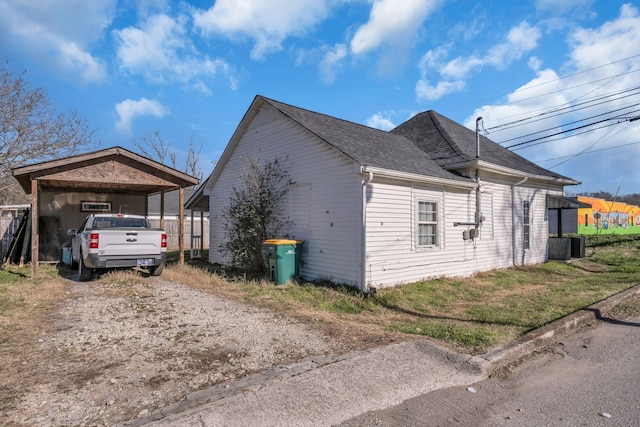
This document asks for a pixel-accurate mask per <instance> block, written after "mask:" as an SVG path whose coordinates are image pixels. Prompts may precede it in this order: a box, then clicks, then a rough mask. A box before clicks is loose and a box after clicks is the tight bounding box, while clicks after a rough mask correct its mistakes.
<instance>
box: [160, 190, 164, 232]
mask: <svg viewBox="0 0 640 427" xmlns="http://www.w3.org/2000/svg"><path fill="white" fill-rule="evenodd" d="M160 228H162V229H163V230H164V190H162V192H161V193H160Z"/></svg>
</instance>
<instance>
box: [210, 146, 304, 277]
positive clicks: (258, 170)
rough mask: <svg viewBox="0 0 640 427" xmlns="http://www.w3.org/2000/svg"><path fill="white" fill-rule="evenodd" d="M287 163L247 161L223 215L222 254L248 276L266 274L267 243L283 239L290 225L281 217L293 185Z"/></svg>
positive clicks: (287, 220)
mask: <svg viewBox="0 0 640 427" xmlns="http://www.w3.org/2000/svg"><path fill="white" fill-rule="evenodd" d="M286 160H287V159H286V158H285V159H284V160H282V159H280V158H277V157H276V158H275V159H274V160H272V161H265V162H261V161H260V160H258V159H252V160H247V162H246V164H245V167H244V170H243V174H242V177H241V181H240V186H239V187H233V195H232V196H231V198H230V200H229V205H227V206H225V207H224V208H223V211H222V217H223V218H224V219H225V222H224V230H225V241H224V242H223V243H222V244H221V245H220V250H222V251H223V252H224V253H226V254H228V255H230V256H231V264H232V265H234V266H237V267H240V268H242V269H243V270H245V271H247V272H252V273H257V274H260V273H263V272H264V271H265V268H266V260H265V257H264V254H263V248H264V241H265V240H266V239H271V238H274V237H277V236H280V237H282V236H281V233H282V231H283V230H284V229H285V228H286V227H287V226H288V225H290V222H289V219H288V218H286V217H284V216H283V215H281V208H282V202H283V200H284V199H285V196H286V195H287V194H288V192H289V190H290V189H291V186H292V185H294V182H293V181H292V180H291V178H290V177H289V172H288V171H287V170H286V168H285V165H284V162H285V161H286Z"/></svg>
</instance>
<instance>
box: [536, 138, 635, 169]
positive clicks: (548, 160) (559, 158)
mask: <svg viewBox="0 0 640 427" xmlns="http://www.w3.org/2000/svg"><path fill="white" fill-rule="evenodd" d="M637 144H640V141H636V142H629V143H627V144H620V145H614V146H613V147H606V148H599V149H597V150H590V151H583V152H580V153H578V154H569V155H567V156H560V157H553V158H551V159H544V160H538V161H537V162H536V163H545V162H551V161H554V160H561V159H566V158H570V159H569V160H571V159H572V158H575V157H578V156H583V155H586V154H593V153H599V152H601V151H609V150H617V149H618V148H624V147H629V146H631V145H637ZM556 166H558V165H555V166H552V168H553V167H556Z"/></svg>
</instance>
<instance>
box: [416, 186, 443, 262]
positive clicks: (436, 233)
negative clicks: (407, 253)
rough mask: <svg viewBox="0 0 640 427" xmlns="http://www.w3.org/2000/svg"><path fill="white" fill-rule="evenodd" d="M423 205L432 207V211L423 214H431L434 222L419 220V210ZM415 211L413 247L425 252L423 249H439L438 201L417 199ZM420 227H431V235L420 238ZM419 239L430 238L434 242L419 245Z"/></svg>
mask: <svg viewBox="0 0 640 427" xmlns="http://www.w3.org/2000/svg"><path fill="white" fill-rule="evenodd" d="M423 204H428V205H432V207H433V209H432V210H431V211H426V212H425V213H429V212H430V213H431V214H432V215H434V216H435V220H421V219H420V213H421V212H422V211H421V210H420V207H421V206H422V205H423ZM415 209H416V211H415V212H416V215H415V231H414V239H415V246H416V249H417V250H425V249H435V248H440V245H441V244H440V239H441V238H440V201H438V200H434V199H431V198H418V199H417V200H416V204H415ZM421 225H427V226H433V227H434V230H433V233H430V234H425V235H424V236H421V234H420V228H421V227H420V226H421ZM421 237H425V238H426V237H431V238H433V240H434V242H433V243H428V244H420V242H421Z"/></svg>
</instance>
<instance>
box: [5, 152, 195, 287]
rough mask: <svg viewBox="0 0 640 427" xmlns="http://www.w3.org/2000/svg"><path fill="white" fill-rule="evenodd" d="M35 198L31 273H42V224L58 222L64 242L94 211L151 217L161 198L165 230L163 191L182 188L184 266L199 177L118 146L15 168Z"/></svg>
mask: <svg viewBox="0 0 640 427" xmlns="http://www.w3.org/2000/svg"><path fill="white" fill-rule="evenodd" d="M12 172H13V176H14V178H15V179H16V180H17V181H18V182H19V183H20V185H21V186H22V188H23V190H24V191H25V192H26V193H27V194H30V195H31V207H32V210H31V274H32V276H33V277H36V275H37V268H38V262H39V261H40V260H41V256H42V253H41V251H40V248H39V243H40V224H41V223H42V221H41V220H42V219H43V218H45V217H46V218H47V219H53V221H50V222H52V223H53V224H54V225H53V227H52V228H54V231H53V232H52V236H53V237H54V238H55V237H57V238H58V239H59V241H60V242H62V241H63V240H64V239H65V238H66V230H67V229H68V228H74V227H77V226H79V225H80V222H81V221H82V219H83V218H84V217H85V216H86V215H88V214H90V213H92V212H113V213H130V214H138V215H147V214H148V197H149V196H150V195H152V194H160V218H161V220H160V226H161V227H164V193H166V192H167V191H171V190H179V207H180V215H179V217H180V221H179V239H178V241H179V242H178V245H179V250H180V254H179V261H180V263H184V202H185V200H184V189H185V187H190V186H193V185H196V184H198V179H197V178H195V177H193V176H190V175H187V174H185V173H182V172H180V171H178V170H175V169H173V168H170V167H168V166H165V165H163V164H161V163H158V162H156V161H153V160H150V159H147V158H145V157H143V156H140V155H138V154H135V153H133V152H131V151H128V150H126V149H124V148H122V147H113V148H108V149H105V150H100V151H95V152H92V153H87V154H81V155H77V156H71V157H66V158H63V159H59V160H52V161H47V162H42V163H37V164H33V165H26V166H21V167H17V168H13V169H12Z"/></svg>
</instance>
